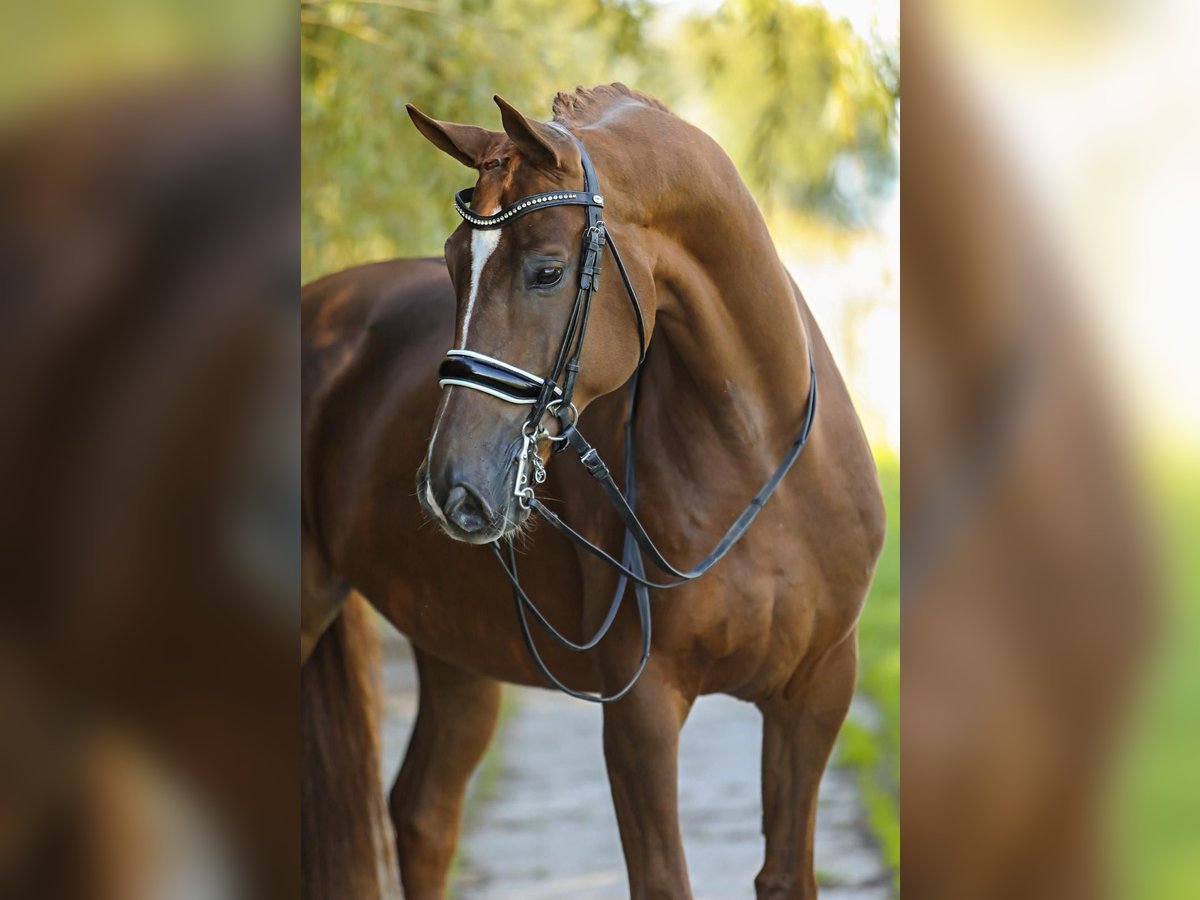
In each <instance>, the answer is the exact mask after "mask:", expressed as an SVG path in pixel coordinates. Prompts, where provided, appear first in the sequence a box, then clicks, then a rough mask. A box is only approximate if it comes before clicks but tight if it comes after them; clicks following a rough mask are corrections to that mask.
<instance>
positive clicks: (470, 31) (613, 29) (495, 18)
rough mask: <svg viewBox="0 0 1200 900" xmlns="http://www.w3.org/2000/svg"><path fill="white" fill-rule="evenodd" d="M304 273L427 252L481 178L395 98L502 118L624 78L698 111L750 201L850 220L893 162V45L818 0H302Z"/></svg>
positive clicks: (443, 115)
mask: <svg viewBox="0 0 1200 900" xmlns="http://www.w3.org/2000/svg"><path fill="white" fill-rule="evenodd" d="M300 15H301V85H302V93H301V122H302V136H303V142H302V151H301V153H302V157H301V163H302V180H303V183H302V193H301V201H302V221H303V248H302V260H301V262H302V277H303V278H304V280H309V279H311V278H313V277H316V276H317V275H320V274H323V273H325V272H329V271H333V270H336V269H340V268H344V267H346V266H349V265H353V264H355V263H359V262H364V261H367V260H370V259H377V258H381V257H389V256H406V255H437V254H440V252H441V245H442V242H443V241H444V239H445V237H446V236H447V235H448V234H449V233H450V231H451V230H452V229H453V228H454V226H455V225H456V224H457V220H456V217H455V215H454V213H453V210H452V207H451V204H450V197H451V195H452V193H453V191H454V190H456V189H458V188H460V187H463V186H465V185H468V184H470V183H472V182H473V180H474V179H473V176H472V174H471V173H469V172H466V171H464V170H461V169H460V168H459V167H457V166H456V165H455V164H454V163H452V162H451V161H450V160H448V159H447V158H446V157H445V156H443V155H442V154H440V153H438V152H436V151H434V150H432V149H431V148H430V147H429V145H428V144H427V143H425V141H424V139H423V138H421V137H420V136H419V135H418V134H417V133H416V131H415V129H413V127H412V126H411V124H410V123H409V121H408V116H407V115H406V113H405V111H404V104H405V103H408V102H412V103H415V104H416V105H417V106H418V107H420V108H421V109H422V110H424V111H425V112H428V113H429V114H430V115H433V116H435V117H436V118H440V119H446V120H450V121H457V122H469V123H472V124H477V125H483V126H484V127H489V128H498V127H499V115H498V112H497V110H496V108H495V106H494V105H493V104H492V99H491V98H492V95H493V94H500V95H501V96H503V97H504V98H505V99H506V100H508V101H509V102H511V103H513V104H515V105H516V106H517V107H518V108H520V109H521V110H523V111H524V112H526V113H527V114H530V115H532V116H535V117H537V118H542V119H548V118H549V117H550V103H551V100H552V99H553V97H554V94H555V93H556V92H557V91H560V90H570V89H572V88H574V87H575V86H576V85H577V84H583V85H585V86H591V85H594V84H601V83H608V82H612V81H624V82H626V83H627V84H630V85H631V86H633V87H637V88H639V89H641V90H643V91H646V92H647V93H649V94H652V95H654V96H656V97H658V98H659V99H661V100H662V101H663V102H665V103H667V104H668V105H669V106H672V107H673V108H675V109H677V111H679V112H681V113H682V114H684V115H685V117H688V116H690V114H691V113H692V112H693V111H696V112H698V115H696V116H695V117H694V120H695V121H696V122H697V124H700V125H702V127H706V128H708V129H709V130H711V131H712V132H713V134H714V137H716V138H717V139H718V140H719V141H720V142H721V143H722V145H723V146H724V147H725V148H726V149H727V150H728V151H729V152H730V155H731V156H732V157H733V159H734V162H735V163H737V165H738V167H739V170H740V171H741V172H742V174H743V176H744V177H745V178H746V179H747V182H748V183H749V185H750V187H751V189H752V190H754V191H755V193H756V195H757V196H758V199H759V201H760V203H762V204H763V205H764V206H769V207H771V208H772V209H776V210H777V209H779V208H783V209H785V210H788V209H791V210H796V211H797V212H799V213H804V214H817V215H821V216H825V217H827V218H828V219H830V220H831V221H835V222H840V223H843V224H846V225H855V224H857V223H859V222H861V221H862V220H863V219H864V218H865V217H866V216H867V215H868V214H869V211H870V203H871V200H872V197H873V196H874V193H875V190H876V188H877V187H878V186H879V185H881V184H885V183H887V182H888V181H889V180H890V179H891V178H893V177H894V175H895V168H896V150H895V146H896V140H895V137H896V130H897V127H898V116H899V107H898V97H899V80H898V75H897V71H898V70H897V67H896V61H897V59H898V48H889V47H881V46H878V45H877V42H876V43H873V42H868V41H866V40H864V39H863V38H861V37H860V36H858V35H856V34H855V33H854V32H853V30H852V29H851V28H850V26H849V25H848V24H847V23H845V22H838V21H833V20H831V19H830V17H829V16H828V14H827V13H826V12H825V11H824V10H823V9H822V8H820V7H810V6H802V5H798V4H793V3H786V2H776V0H772V2H762V0H728V2H726V3H723V4H721V5H720V6H719V7H718V8H717V9H716V11H715V12H714V13H713V14H712V15H710V16H707V17H706V16H702V15H699V14H692V13H686V12H683V13H681V12H680V11H679V10H678V9H677V8H674V9H673V8H670V6H669V5H667V4H661V5H656V4H652V3H649V2H647V0H349V2H347V0H342V2H330V0H302V3H301V8H300Z"/></svg>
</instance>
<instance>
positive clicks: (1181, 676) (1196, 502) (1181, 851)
mask: <svg viewBox="0 0 1200 900" xmlns="http://www.w3.org/2000/svg"><path fill="white" fill-rule="evenodd" d="M1197 458H1198V457H1197V454H1196V448H1194V447H1189V448H1186V449H1185V448H1178V449H1167V450H1162V451H1160V452H1159V453H1158V456H1157V458H1156V459H1154V460H1153V463H1154V468H1153V471H1152V473H1151V484H1152V489H1153V498H1154V501H1155V507H1156V508H1155V513H1156V524H1157V536H1158V538H1159V540H1160V553H1161V554H1162V557H1161V561H1162V564H1163V567H1164V574H1165V576H1166V585H1165V586H1166V589H1167V597H1166V608H1165V610H1163V612H1164V613H1165V616H1166V622H1165V623H1164V626H1165V627H1162V628H1161V629H1160V634H1159V640H1158V644H1157V646H1156V647H1155V657H1154V660H1153V665H1152V667H1151V671H1150V672H1149V677H1148V679H1147V682H1146V685H1145V691H1144V698H1143V703H1142V705H1141V708H1140V709H1139V711H1138V715H1137V718H1136V720H1135V721H1134V722H1132V723H1131V725H1132V726H1133V728H1132V733H1133V735H1134V739H1133V740H1132V741H1131V746H1130V747H1129V754H1128V758H1127V760H1126V763H1127V764H1126V767H1125V771H1124V772H1123V773H1122V775H1123V778H1122V781H1121V784H1120V790H1119V791H1118V797H1117V801H1118V807H1117V816H1116V817H1115V821H1116V828H1115V834H1113V835H1112V838H1113V841H1114V848H1115V849H1118V850H1119V853H1117V854H1116V856H1117V858H1118V860H1119V864H1120V868H1121V872H1120V876H1121V877H1120V883H1119V887H1120V890H1119V891H1118V892H1117V894H1116V896H1120V897H1128V898H1143V897H1146V898H1153V900H1193V898H1195V897H1200V777H1198V776H1197V772H1198V767H1200V652H1197V648H1200V554H1197V552H1196V549H1197V546H1198V540H1200V471H1198V470H1197V466H1196V460H1197Z"/></svg>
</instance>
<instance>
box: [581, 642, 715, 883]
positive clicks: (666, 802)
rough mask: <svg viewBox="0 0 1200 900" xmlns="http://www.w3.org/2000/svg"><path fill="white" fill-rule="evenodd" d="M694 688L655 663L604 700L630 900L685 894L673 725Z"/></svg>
mask: <svg viewBox="0 0 1200 900" xmlns="http://www.w3.org/2000/svg"><path fill="white" fill-rule="evenodd" d="M694 699H695V693H694V692H692V691H687V690H685V689H684V688H682V686H681V685H679V684H678V683H677V682H676V681H675V680H674V679H672V678H670V677H668V676H667V675H666V674H665V673H663V672H661V671H655V670H654V664H653V660H652V661H651V665H650V666H649V667H647V669H646V671H645V672H644V673H643V674H642V678H641V680H640V681H639V682H638V683H637V685H636V686H635V687H634V689H633V690H632V691H630V692H629V694H627V695H626V696H625V697H623V698H622V699H621V700H618V701H617V702H616V703H610V704H608V705H607V706H605V707H604V759H605V763H606V764H607V766H608V780H609V786H610V787H611V789H612V796H613V804H614V805H615V807H616V812H617V825H618V827H619V828H620V832H621V845H622V848H623V849H624V852H625V864H626V867H627V869H628V872H629V889H630V890H629V893H630V898H631V900H688V898H690V897H691V896H692V891H691V887H690V885H689V883H688V873H687V863H686V861H685V859H684V853H683V838H682V835H681V834H680V831H679V804H678V784H677V777H678V776H677V766H678V753H679V732H680V729H682V728H683V723H684V721H685V719H686V718H687V714H688V711H689V710H690V709H691V705H692V701H693V700H694Z"/></svg>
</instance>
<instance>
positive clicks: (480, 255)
mask: <svg viewBox="0 0 1200 900" xmlns="http://www.w3.org/2000/svg"><path fill="white" fill-rule="evenodd" d="M499 211H500V207H498V206H497V207H496V208H495V209H493V210H492V211H491V212H490V213H487V215H489V216H494V215H495V214H496V213H498V212H499ZM499 243H500V229H499V228H494V229H483V228H476V229H475V230H474V231H472V232H471V293H470V294H468V295H467V310H466V312H465V313H463V327H462V345H461V346H460V347H459V348H458V349H459V350H466V349H467V328H468V327H469V326H470V324H471V313H472V312H473V311H474V309H475V298H476V296H478V294H479V281H480V279H481V278H482V277H483V267H484V266H486V265H487V261H488V259H490V258H491V255H492V254H493V253H495V252H496V247H497V246H498V245H499ZM448 386H449V387H453V386H454V385H448ZM445 412H446V407H444V406H443V407H442V410H441V412H440V413H438V417H437V421H436V422H434V423H433V434H432V435H430V438H429V449H428V450H427V451H426V452H425V458H426V459H429V460H431V459H433V444H434V441H436V440H437V433H438V428H440V427H441V424H442V415H443V414H444V413H445ZM425 499H426V501H428V503H429V508H430V509H432V510H433V514H434V515H435V516H437V518H438V519H439V520H441V522H442V524H445V523H446V515H445V513H443V512H442V508H441V507H440V506H438V502H437V500H435V499H434V496H433V486H432V485H431V484H430V483H429V481H428V479H427V480H426V481H425Z"/></svg>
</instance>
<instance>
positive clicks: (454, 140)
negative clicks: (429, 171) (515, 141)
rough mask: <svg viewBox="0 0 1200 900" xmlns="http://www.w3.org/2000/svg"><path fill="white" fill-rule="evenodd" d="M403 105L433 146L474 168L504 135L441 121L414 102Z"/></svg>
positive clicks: (471, 126) (418, 129)
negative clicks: (414, 104)
mask: <svg viewBox="0 0 1200 900" xmlns="http://www.w3.org/2000/svg"><path fill="white" fill-rule="evenodd" d="M404 108H405V109H407V110H408V116H409V118H410V119H412V120H413V124H414V125H416V126H417V131H419V132H421V134H423V135H425V137H426V138H427V139H428V140H429V142H430V143H431V144H433V146H435V147H437V148H438V149H439V150H441V151H442V152H444V153H448V154H450V155H451V156H453V157H454V158H455V159H457V160H458V161H459V162H460V163H462V164H463V165H464V166H467V167H468V168H471V169H474V168H477V167H478V166H479V164H480V163H481V162H483V160H484V158H485V156H486V155H487V151H488V149H489V148H491V147H492V146H493V145H494V144H495V143H496V142H497V141H498V140H499V139H500V138H501V137H502V135H501V134H500V132H499V131H488V130H487V129H486V128H479V127H477V126H475V125H457V124H455V123H454V122H439V121H438V120H437V119H432V118H430V117H429V116H427V115H425V113H423V112H421V111H420V110H419V109H417V108H416V107H415V106H413V105H412V104H411V103H407V104H405V106H404Z"/></svg>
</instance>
